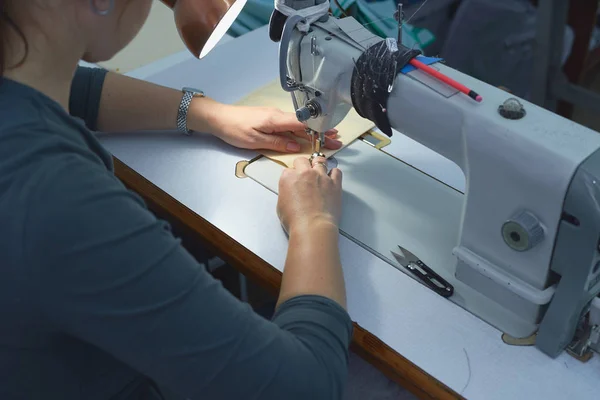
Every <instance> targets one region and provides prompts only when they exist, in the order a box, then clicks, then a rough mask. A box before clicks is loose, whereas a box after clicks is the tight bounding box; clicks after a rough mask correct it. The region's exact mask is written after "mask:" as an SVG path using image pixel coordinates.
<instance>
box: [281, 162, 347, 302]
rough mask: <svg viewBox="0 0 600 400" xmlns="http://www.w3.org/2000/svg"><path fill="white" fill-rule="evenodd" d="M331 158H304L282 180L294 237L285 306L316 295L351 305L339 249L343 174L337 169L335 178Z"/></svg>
mask: <svg viewBox="0 0 600 400" xmlns="http://www.w3.org/2000/svg"><path fill="white" fill-rule="evenodd" d="M325 162H326V160H325V159H316V160H315V164H314V167H313V166H311V164H310V163H309V161H308V160H307V159H306V158H298V159H296V160H295V162H294V168H293V169H287V170H284V173H283V175H282V177H281V180H280V183H279V199H278V205H277V210H278V214H279V216H280V219H281V222H282V224H283V227H284V229H285V230H286V231H287V232H288V234H289V239H290V240H289V248H288V254H287V259H286V263H285V269H284V274H283V281H282V284H281V292H280V294H279V304H280V303H282V302H284V301H286V300H288V299H290V298H292V297H295V296H299V295H303V294H312V295H320V296H324V297H327V298H329V299H331V300H333V301H335V302H336V303H338V304H339V305H341V306H342V307H344V308H345V307H346V290H345V285H344V276H343V273H342V265H341V262H340V255H339V248H338V239H339V230H338V223H339V218H340V213H341V195H342V173H341V171H340V170H339V169H333V170H332V171H331V177H330V176H329V175H327V170H326V168H325V167H324V165H325V164H324V163H325Z"/></svg>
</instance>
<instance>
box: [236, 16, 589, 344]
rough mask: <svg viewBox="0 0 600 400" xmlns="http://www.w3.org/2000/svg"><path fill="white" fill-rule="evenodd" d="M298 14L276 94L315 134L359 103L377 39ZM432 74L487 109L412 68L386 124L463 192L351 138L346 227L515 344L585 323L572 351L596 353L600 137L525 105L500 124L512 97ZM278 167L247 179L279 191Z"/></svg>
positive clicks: (343, 160)
mask: <svg viewBox="0 0 600 400" xmlns="http://www.w3.org/2000/svg"><path fill="white" fill-rule="evenodd" d="M298 19H301V18H298V17H290V18H288V20H287V22H286V26H285V28H284V29H283V34H282V37H281V45H280V52H281V54H280V58H281V59H280V67H281V71H280V72H281V75H282V76H281V78H282V79H281V80H282V87H284V89H286V90H288V91H291V92H292V93H293V94H292V96H294V93H295V94H300V95H299V96H296V98H295V99H294V101H295V103H297V104H296V105H297V108H301V107H303V106H306V105H307V103H309V102H311V101H312V102H313V106H314V104H317V105H316V106H314V107H313V111H314V110H317V112H316V113H313V115H311V118H309V119H307V120H306V124H307V126H308V127H309V128H311V129H312V130H314V131H317V132H323V131H325V130H327V129H330V128H333V127H334V126H336V125H337V124H338V123H339V122H340V121H341V120H342V119H343V118H344V117H345V115H346V114H347V113H348V111H349V110H350V108H351V107H352V105H353V102H354V101H356V98H354V99H353V93H352V90H351V86H352V83H353V82H352V79H354V78H353V76H354V70H355V68H356V66H355V63H356V60H357V59H358V57H360V56H361V54H362V53H363V52H364V51H365V50H366V49H367V48H368V47H369V46H371V45H373V44H374V43H378V42H380V41H381V40H382V39H381V38H378V37H376V36H374V35H373V34H371V33H370V32H369V31H367V30H366V29H365V28H363V27H360V26H359V27H357V23H356V21H354V20H353V19H352V18H345V19H343V20H337V19H334V18H321V20H320V21H319V22H315V23H313V24H312V25H311V29H310V31H308V32H300V31H299V30H298V29H296V23H297V22H298ZM433 66H434V67H435V68H436V69H438V70H439V71H440V72H442V73H444V74H445V75H447V76H449V77H451V78H453V79H455V80H457V81H459V82H461V83H463V84H464V85H466V86H467V87H469V88H471V89H473V90H475V91H476V92H478V93H479V94H480V95H482V96H483V99H484V100H483V102H482V103H477V102H475V101H473V100H472V99H470V98H469V97H467V96H466V95H464V94H462V93H459V92H458V91H456V90H455V89H452V88H451V87H449V86H447V85H446V84H443V83H441V82H439V81H437V80H435V79H434V78H432V77H430V76H429V75H426V74H425V73H423V72H421V71H419V70H416V71H413V72H410V73H407V74H399V75H398V77H397V78H396V80H395V82H394V83H393V88H392V90H391V93H390V94H389V98H388V101H387V105H384V107H385V108H387V115H388V118H389V122H390V124H391V126H392V127H393V128H394V129H395V130H397V131H399V132H402V134H404V135H406V136H408V137H411V138H412V139H414V140H416V141H418V142H420V143H422V144H423V145H425V146H427V147H429V148H430V149H432V150H434V151H436V152H437V153H439V154H441V155H443V156H444V157H446V158H448V159H449V160H451V161H453V162H454V163H456V164H457V165H458V166H459V167H460V168H461V170H462V171H463V173H464V175H465V178H466V187H465V192H464V194H463V193H461V192H459V191H457V190H454V189H452V188H450V187H448V186H447V185H444V184H443V183H441V182H439V181H437V180H436V179H433V178H432V177H430V176H428V175H426V174H424V173H422V172H421V171H418V170H416V169H415V168H412V167H411V166H409V165H407V164H405V163H403V162H402V161H400V160H398V159H396V158H394V157H393V156H391V155H389V154H387V153H386V151H385V150H386V149H385V147H384V148H382V149H377V148H374V147H373V146H371V145H369V144H367V143H366V142H364V141H360V140H359V141H356V142H355V143H353V144H352V145H350V146H348V147H347V148H346V149H344V150H342V151H340V152H339V153H338V154H336V156H335V158H336V160H337V161H338V163H339V165H340V167H341V168H342V169H343V171H344V210H343V218H342V223H341V227H340V228H341V230H342V232H343V233H344V234H345V235H346V236H348V237H349V238H351V239H352V240H354V241H355V242H357V243H359V244H361V245H362V246H363V247H365V248H367V249H368V250H369V251H371V252H372V253H374V254H376V255H378V256H379V257H381V258H382V259H385V260H386V261H388V262H389V263H390V264H392V265H394V266H396V267H397V268H399V269H400V270H403V271H405V270H404V268H403V267H400V266H398V265H397V263H396V262H395V261H393V257H391V254H390V252H391V251H392V250H394V249H395V248H396V245H398V244H400V245H402V246H405V247H407V248H410V249H411V251H413V252H415V253H416V254H418V255H419V257H421V258H422V259H423V260H424V261H425V262H426V263H427V264H428V265H429V266H431V267H432V268H433V269H434V270H436V272H438V273H439V274H440V275H442V276H443V278H444V279H446V280H448V281H449V282H451V283H452V284H453V285H454V287H455V295H454V296H453V297H452V298H451V299H450V300H451V301H453V302H455V303H457V304H459V305H460V306H462V307H464V308H465V309H467V310H469V311H470V312H472V313H473V314H475V315H477V316H478V317H480V318H482V319H484V320H486V321H487V322H488V323H490V324H492V325H494V326H496V327H497V328H498V329H500V330H501V331H503V332H505V333H507V334H509V335H510V336H513V337H516V338H523V337H527V336H530V335H532V334H533V333H535V332H538V334H537V343H536V344H537V346H538V347H539V348H540V349H541V350H542V351H544V352H545V353H546V354H549V355H551V356H556V355H558V354H559V353H560V352H562V351H563V350H564V349H565V348H566V347H567V346H569V344H571V343H572V342H573V340H574V336H575V333H576V330H581V329H583V331H585V332H584V333H583V335H584V338H583V340H584V342H585V343H583V344H582V343H579V347H578V348H577V349H576V351H582V347H585V350H587V347H588V345H592V347H593V345H594V343H593V340H592V339H590V335H591V334H593V333H595V334H597V333H598V327H597V324H598V321H595V320H593V317H594V315H597V313H596V314H594V313H591V315H592V320H591V321H589V320H587V319H586V320H585V321H586V324H585V327H584V326H583V325H582V324H581V323H580V322H581V320H582V317H583V315H586V314H587V312H588V310H589V308H590V305H592V304H594V301H593V300H594V299H595V297H596V296H597V295H598V293H599V292H600V284H599V280H600V268H598V267H597V265H600V264H598V262H599V260H600V253H599V249H598V241H599V235H600V186H599V184H598V182H597V180H596V179H597V178H598V179H600V152H598V149H600V135H599V134H598V133H596V132H594V131H592V130H589V129H587V128H584V127H582V126H580V125H577V124H575V123H573V122H572V121H569V120H566V119H564V118H562V117H559V116H557V115H555V114H553V113H551V112H549V111H547V110H545V109H542V108H540V107H537V106H535V105H533V104H530V103H527V102H525V101H523V100H519V101H520V102H521V104H522V105H523V107H524V110H525V115H524V116H522V118H520V119H508V118H506V117H504V116H503V115H501V113H500V112H499V107H501V106H502V105H503V104H505V102H506V100H508V99H511V97H512V96H511V95H510V94H509V93H507V92H505V91H502V90H499V89H497V88H494V87H492V86H490V85H487V84H485V83H483V82H480V81H478V80H476V79H474V78H472V77H469V76H467V75H464V74H462V73H460V72H458V71H455V70H453V69H451V68H448V67H446V66H445V65H443V64H441V63H437V64H434V65H433ZM299 87H300V90H298V89H299ZM354 96H356V93H355V94H354ZM392 140H393V138H392ZM281 168H282V167H281V166H279V165H277V164H275V163H273V162H270V161H269V160H267V159H260V160H258V161H256V162H253V163H251V164H250V165H249V166H247V167H246V173H247V174H248V175H249V176H251V177H252V178H253V179H255V180H258V181H259V182H261V183H262V184H263V185H265V186H266V187H268V188H269V189H271V190H273V191H275V192H276V191H277V178H278V176H279V174H280V172H281ZM369 226H376V227H377V230H376V231H373V229H372V228H370V227H369ZM595 304H596V305H597V304H598V301H597V299H596V302H595ZM599 308H600V307H599ZM594 311H595V310H594ZM586 329H587V330H586ZM586 334H587V336H585V335H586ZM577 339H578V340H579V341H580V342H581V340H580V339H581V338H577ZM575 347H576V346H575Z"/></svg>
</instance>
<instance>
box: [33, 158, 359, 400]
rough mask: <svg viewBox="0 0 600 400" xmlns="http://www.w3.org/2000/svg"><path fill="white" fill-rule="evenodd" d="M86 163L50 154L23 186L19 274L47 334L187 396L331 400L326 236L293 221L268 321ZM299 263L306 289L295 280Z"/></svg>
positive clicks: (343, 324) (335, 324)
mask: <svg viewBox="0 0 600 400" xmlns="http://www.w3.org/2000/svg"><path fill="white" fill-rule="evenodd" d="M94 162H95V161H94V160H93V159H90V158H89V157H86V156H85V155H82V157H72V156H61V155H60V154H59V155H56V157H55V159H52V160H49V161H48V162H47V163H46V164H47V165H44V166H43V168H40V169H39V170H40V171H41V172H40V174H37V175H35V176H34V177H32V179H35V180H36V181H35V182H32V186H33V187H35V188H36V190H37V192H36V193H34V195H33V196H32V200H33V202H32V203H31V204H29V207H28V210H29V220H28V221H27V223H26V224H25V226H27V227H30V229H29V230H28V231H27V236H26V237H25V238H24V243H25V246H26V247H25V248H24V249H23V254H24V255H25V256H24V257H26V260H24V265H27V266H28V268H29V269H30V271H31V282H32V287H31V298H32V299H33V298H35V299H38V303H39V311H40V313H41V315H43V316H44V319H45V320H47V321H48V322H49V323H50V324H52V327H53V328H57V329H61V330H62V331H63V332H65V333H66V334H68V335H71V336H73V337H76V338H78V339H80V340H82V341H85V342H87V343H90V344H92V345H94V346H96V347H97V348H99V349H101V350H103V351H105V352H107V353H109V354H112V355H113V357H115V358H116V359H118V360H120V361H121V362H123V363H125V364H127V365H129V366H130V367H132V368H133V369H135V370H137V371H139V372H140V373H141V374H144V375H146V376H148V377H150V378H152V379H153V380H155V381H156V382H157V383H158V384H159V385H161V386H163V387H166V388H168V389H169V390H172V391H173V392H175V393H178V394H180V395H182V396H185V397H188V398H210V399H222V398H225V399H234V398H235V399H237V398H239V399H242V398H243V399H257V398H261V399H262V398H265V399H282V398H285V399H289V400H295V399H298V400H300V399H302V400H304V399H339V398H341V396H342V393H343V388H344V385H345V378H346V374H347V358H348V345H349V342H350V339H351V334H352V323H351V320H350V319H349V317H348V314H347V313H346V312H345V310H344V309H343V308H342V307H341V306H340V305H339V304H338V303H343V301H342V298H343V296H340V293H343V291H341V292H340V290H337V289H334V290H333V291H329V290H330V289H328V288H327V287H328V286H329V285H330V284H332V285H333V286H335V285H339V284H340V283H341V280H340V277H341V275H340V274H341V272H340V270H339V263H336V262H333V263H332V264H331V265H325V263H326V262H329V261H328V260H329V256H326V257H324V255H326V254H330V255H331V256H332V257H333V258H332V260H333V259H335V253H334V251H333V249H334V248H335V246H334V244H333V243H334V241H335V240H336V239H334V234H333V229H332V230H331V232H329V231H328V230H323V231H317V230H315V231H309V230H307V231H304V232H302V231H301V230H296V229H300V227H301V226H303V225H304V224H301V223H300V222H299V221H302V219H295V220H294V222H292V223H291V225H290V226H289V227H290V230H291V231H292V233H291V241H292V243H291V244H290V247H291V249H290V258H289V259H288V263H287V265H286V268H288V267H289V269H288V270H287V271H286V273H285V278H284V280H285V285H284V288H283V290H282V296H284V297H282V299H281V301H280V304H279V307H278V309H277V311H276V314H275V316H274V318H273V320H272V321H268V320H265V319H264V318H262V317H260V316H258V315H257V314H255V313H254V312H253V311H252V309H251V308H250V307H249V306H248V305H247V304H244V303H242V302H240V301H239V300H237V299H236V298H235V297H233V296H232V295H231V294H230V293H229V292H227V291H226V290H225V289H224V288H223V287H222V285H221V284H220V283H219V282H218V281H215V280H214V279H213V278H212V277H211V276H210V275H209V274H208V273H207V272H206V271H205V269H204V268H202V266H200V265H198V263H197V262H196V261H195V260H194V259H193V258H192V257H191V256H190V255H189V254H188V253H187V252H186V251H185V249H183V247H182V246H181V245H180V243H179V241H178V240H177V239H175V238H174V237H173V235H172V234H171V233H170V231H169V229H168V226H167V225H166V224H164V223H162V222H160V221H158V220H157V219H156V218H155V217H154V215H152V214H151V213H150V212H149V211H148V210H147V209H146V208H145V206H144V205H143V203H142V201H141V200H140V199H139V198H138V197H137V196H135V195H134V194H132V193H130V192H128V191H127V190H126V189H125V188H124V187H123V185H122V184H121V183H120V182H119V181H118V180H117V179H116V177H114V175H112V174H111V173H109V172H108V171H106V170H103V169H102V166H101V165H98V164H95V163H94ZM305 174H308V172H306V173H305ZM319 179H323V178H319ZM313 184H314V182H313ZM304 185H308V186H311V183H307V182H305V183H304ZM293 186H294V187H296V186H301V185H300V182H298V183H297V184H294V185H293ZM302 201H310V198H308V199H306V200H302ZM284 215H287V214H285V211H284ZM284 215H282V216H284ZM309 215H313V214H309ZM323 215H325V214H323ZM284 219H285V218H284ZM309 225H310V226H312V225H314V224H312V223H311V224H309ZM316 225H319V224H316ZM303 233H304V234H303ZM306 233H309V234H311V236H314V238H315V240H316V241H314V242H313V241H312V239H308V238H307V237H306ZM307 239H308V241H305V240H307ZM323 245H324V246H325V247H323ZM303 249H305V250H306V251H308V253H307V254H310V255H311V259H310V260H308V259H305V258H304V257H305V256H304V255H303V254H301V251H302V250H303ZM319 249H321V250H319ZM336 251H337V250H336ZM313 257H314V258H313ZM309 262H311V263H314V265H313V266H311V267H309V268H310V269H309V273H316V274H317V275H316V276H317V278H316V280H317V281H319V282H316V284H313V283H311V279H312V278H311V277H310V276H309V274H307V273H302V268H303V266H304V265H305V264H306V263H309ZM317 263H321V265H323V266H322V267H321V268H320V269H319V268H318V266H317ZM290 278H291V279H290ZM315 288H317V290H314V289H315ZM318 288H320V289H318ZM286 298H287V300H286ZM332 299H333V300H332Z"/></svg>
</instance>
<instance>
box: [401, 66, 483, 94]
mask: <svg viewBox="0 0 600 400" xmlns="http://www.w3.org/2000/svg"><path fill="white" fill-rule="evenodd" d="M410 65H412V66H413V67H415V68H418V69H420V70H422V71H423V72H426V73H428V74H429V75H431V76H433V77H435V78H437V79H439V80H440V81H442V82H444V83H446V84H447V85H450V86H452V87H453V88H454V89H456V90H458V91H460V92H462V93H464V94H466V95H467V96H469V97H470V98H472V99H473V100H475V101H476V102H478V103H481V101H482V100H483V97H481V96H480V95H478V94H477V93H476V92H475V91H473V90H471V89H469V88H468V87H466V86H465V85H463V84H461V83H458V82H456V81H455V80H454V79H452V78H450V77H448V76H446V75H444V74H442V73H441V72H439V71H438V70H436V69H433V68H431V67H430V66H428V65H425V64H423V63H422V62H421V61H419V60H417V59H416V58H413V59H412V60H410Z"/></svg>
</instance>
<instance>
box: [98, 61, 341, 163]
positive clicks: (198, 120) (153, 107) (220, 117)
mask: <svg viewBox="0 0 600 400" xmlns="http://www.w3.org/2000/svg"><path fill="white" fill-rule="evenodd" d="M101 93H102V94H101V98H100V106H99V111H98V119H97V129H98V130H99V131H104V132H117V131H121V132H123V131H138V130H146V131H147V130H172V129H176V121H177V112H178V109H179V104H180V102H181V98H182V96H183V93H182V92H181V91H180V90H175V89H171V88H167V87H163V86H159V85H155V84H153V83H149V82H146V81H142V80H138V79H135V78H131V77H127V76H124V75H120V74H117V73H112V72H109V73H108V74H107V75H106V77H105V80H104V86H103V88H102V91H101ZM188 128H189V129H191V130H193V131H198V132H205V133H210V134H212V135H215V136H217V137H219V138H220V139H222V140H224V141H225V142H227V143H229V144H231V145H233V146H236V147H241V148H247V149H269V150H276V151H279V152H287V153H294V152H297V151H299V150H300V145H299V144H298V143H297V142H296V141H295V140H294V139H293V138H291V137H290V136H288V135H285V134H284V133H286V132H293V133H294V134H295V135H296V136H298V137H306V133H305V131H304V128H305V127H304V125H303V124H302V123H301V122H299V121H298V120H297V119H296V116H295V115H294V114H292V113H284V112H282V111H280V110H277V109H274V108H261V107H243V106H235V105H228V104H223V103H219V102H217V101H215V100H213V99H211V98H209V97H195V98H194V99H193V100H192V103H191V105H190V108H189V112H188ZM335 135H336V132H335V131H332V132H329V133H328V138H327V139H326V146H327V147H328V148H332V149H336V148H339V147H340V146H341V142H339V141H337V140H335Z"/></svg>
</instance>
